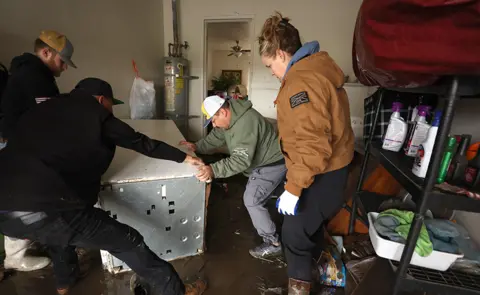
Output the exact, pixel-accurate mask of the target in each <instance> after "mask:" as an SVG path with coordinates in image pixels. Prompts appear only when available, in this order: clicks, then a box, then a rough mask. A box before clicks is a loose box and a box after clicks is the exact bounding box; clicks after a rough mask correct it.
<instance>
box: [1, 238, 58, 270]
mask: <svg viewBox="0 0 480 295" xmlns="http://www.w3.org/2000/svg"><path fill="white" fill-rule="evenodd" d="M30 243H31V242H30V241H28V240H22V239H16V238H10V237H7V236H5V261H4V266H5V269H14V270H17V271H34V270H39V269H42V268H45V267H47V266H48V265H49V264H50V259H49V258H47V257H35V256H29V255H27V250H28V247H29V245H30Z"/></svg>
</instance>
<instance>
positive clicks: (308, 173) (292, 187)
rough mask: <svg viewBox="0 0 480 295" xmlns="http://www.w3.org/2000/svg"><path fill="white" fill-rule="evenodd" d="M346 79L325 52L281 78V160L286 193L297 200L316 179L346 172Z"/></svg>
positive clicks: (350, 146) (349, 145)
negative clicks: (317, 176) (283, 166)
mask: <svg viewBox="0 0 480 295" xmlns="http://www.w3.org/2000/svg"><path fill="white" fill-rule="evenodd" d="M343 83H344V75H343V72H342V70H341V69H340V68H339V67H338V66H337V64H336V63H335V62H334V61H333V59H332V58H330V56H329V55H328V53H326V52H318V53H315V54H312V55H310V56H308V57H305V58H303V59H301V60H300V61H298V62H297V63H295V64H294V65H293V66H292V67H291V68H290V70H289V71H288V72H287V74H286V75H285V77H284V79H283V81H282V86H281V88H280V92H279V94H278V96H277V100H276V101H275V103H276V104H277V120H278V129H279V139H280V145H281V148H282V152H283V155H284V157H285V161H286V165H287V168H288V172H287V184H286V186H285V189H286V190H287V191H288V192H290V193H292V194H294V195H296V196H301V193H302V190H303V189H305V188H308V187H309V186H310V185H311V184H312V183H313V180H314V177H315V175H318V174H323V173H326V172H329V171H334V170H338V169H341V168H343V167H345V166H347V165H348V164H349V163H350V162H351V161H352V158H353V152H354V135H353V131H352V126H351V122H350V109H349V104H348V97H347V93H346V92H345V89H343Z"/></svg>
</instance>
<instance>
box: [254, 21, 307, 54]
mask: <svg viewBox="0 0 480 295" xmlns="http://www.w3.org/2000/svg"><path fill="white" fill-rule="evenodd" d="M258 43H259V45H260V48H259V52H260V55H261V56H268V57H275V56H276V55H277V50H282V51H285V52H286V53H288V54H290V55H294V54H295V52H297V50H298V49H300V48H301V47H302V42H300V34H299V33H298V30H297V29H296V28H295V27H294V26H293V25H292V24H290V19H289V18H288V17H283V16H282V14H281V13H280V12H277V11H276V12H275V14H274V15H272V16H271V17H269V18H268V19H267V20H266V21H265V24H263V28H262V32H261V33H260V37H258Z"/></svg>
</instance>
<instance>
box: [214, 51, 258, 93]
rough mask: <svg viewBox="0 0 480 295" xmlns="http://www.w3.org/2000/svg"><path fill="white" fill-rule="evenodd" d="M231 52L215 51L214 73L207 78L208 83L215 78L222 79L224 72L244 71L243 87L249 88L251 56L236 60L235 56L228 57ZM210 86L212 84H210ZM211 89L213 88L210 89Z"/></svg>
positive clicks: (244, 55)
mask: <svg viewBox="0 0 480 295" xmlns="http://www.w3.org/2000/svg"><path fill="white" fill-rule="evenodd" d="M229 53H230V51H227V50H215V51H213V53H212V67H211V69H212V71H211V72H210V75H209V76H208V77H207V79H208V82H209V83H210V81H211V80H212V78H213V77H220V75H221V74H222V70H241V71H242V82H241V83H242V85H244V86H245V87H247V89H248V88H249V83H248V76H249V72H250V66H251V62H250V60H251V57H250V55H249V54H243V55H242V56H240V57H238V58H236V57H235V56H228V54H229ZM209 85H210V84H209ZM209 89H211V88H209Z"/></svg>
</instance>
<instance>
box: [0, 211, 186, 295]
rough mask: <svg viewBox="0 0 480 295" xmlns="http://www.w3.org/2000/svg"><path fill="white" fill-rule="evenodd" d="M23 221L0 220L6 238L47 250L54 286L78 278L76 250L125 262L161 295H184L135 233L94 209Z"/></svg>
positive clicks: (172, 272) (172, 273) (174, 276)
mask: <svg viewBox="0 0 480 295" xmlns="http://www.w3.org/2000/svg"><path fill="white" fill-rule="evenodd" d="M26 221H27V220H26V219H25V218H23V220H22V219H21V218H7V219H6V218H3V219H0V232H2V233H3V234H5V235H7V236H11V237H16V238H23V239H29V240H34V241H39V242H40V243H42V244H44V245H46V246H47V247H48V249H49V254H50V255H51V258H52V262H53V269H54V272H55V276H56V280H57V286H58V287H59V288H65V287H68V286H70V285H71V284H73V283H74V282H75V280H76V275H77V274H78V270H79V267H78V259H77V255H76V253H75V246H78V247H83V248H90V249H102V250H106V251H108V252H110V253H111V254H112V255H113V256H115V257H117V258H118V259H120V260H122V261H124V262H125V263H126V264H127V265H128V266H129V267H130V268H131V269H132V270H133V271H135V272H136V273H137V274H138V275H139V276H140V277H142V278H143V279H144V280H145V281H147V282H148V283H149V284H150V285H151V286H150V287H151V288H153V289H154V290H155V291H157V290H158V293H159V294H162V295H184V293H185V286H184V285H183V283H182V281H181V279H180V277H179V276H178V274H177V272H176V271H175V269H174V268H173V266H172V265H171V264H169V263H168V262H166V261H164V260H162V259H160V258H159V257H158V256H157V255H155V254H154V253H153V252H152V251H151V250H150V249H149V248H148V247H147V245H146V244H145V243H144V240H143V237H142V236H141V235H140V233H139V232H137V231H136V230H135V229H133V228H131V227H130V226H128V225H125V224H122V223H120V222H118V221H116V220H115V219H113V218H111V217H110V216H108V214H107V213H106V212H105V211H103V210H100V209H97V208H90V209H85V210H79V211H69V212H64V213H61V214H57V213H56V214H55V215H48V214H47V217H46V218H45V219H42V220H40V221H35V222H33V223H30V222H26Z"/></svg>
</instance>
